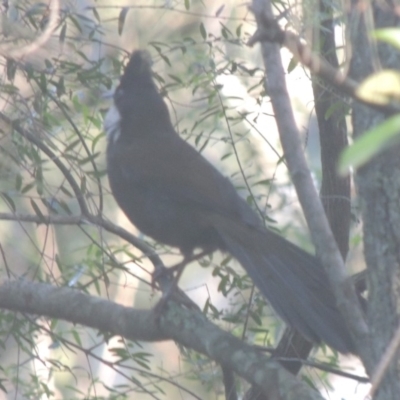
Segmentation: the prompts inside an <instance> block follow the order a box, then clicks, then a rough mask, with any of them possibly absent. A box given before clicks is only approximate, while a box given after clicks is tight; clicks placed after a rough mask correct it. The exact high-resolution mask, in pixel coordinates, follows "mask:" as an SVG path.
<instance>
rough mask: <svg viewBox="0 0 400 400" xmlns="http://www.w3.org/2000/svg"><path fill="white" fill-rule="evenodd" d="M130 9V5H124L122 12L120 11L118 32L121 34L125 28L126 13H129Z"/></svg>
mask: <svg viewBox="0 0 400 400" xmlns="http://www.w3.org/2000/svg"><path fill="white" fill-rule="evenodd" d="M129 10H130V8H129V7H123V8H122V9H121V12H120V13H119V16H118V34H119V35H121V34H122V31H123V30H124V25H125V20H126V15H127V14H128V11H129Z"/></svg>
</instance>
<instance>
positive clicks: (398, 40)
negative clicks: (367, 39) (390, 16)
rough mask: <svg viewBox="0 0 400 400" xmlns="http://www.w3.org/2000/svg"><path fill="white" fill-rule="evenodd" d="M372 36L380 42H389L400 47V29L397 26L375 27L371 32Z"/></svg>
mask: <svg viewBox="0 0 400 400" xmlns="http://www.w3.org/2000/svg"><path fill="white" fill-rule="evenodd" d="M372 37H373V38H375V39H378V40H381V41H382V42H386V43H389V44H391V45H392V46H394V47H397V48H398V49H400V29H397V28H386V29H377V30H375V31H374V32H372Z"/></svg>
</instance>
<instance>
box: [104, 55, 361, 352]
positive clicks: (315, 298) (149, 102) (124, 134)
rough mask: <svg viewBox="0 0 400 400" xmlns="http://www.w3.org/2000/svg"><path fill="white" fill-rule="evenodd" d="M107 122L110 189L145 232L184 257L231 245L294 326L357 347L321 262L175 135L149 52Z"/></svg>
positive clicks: (128, 75)
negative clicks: (269, 223)
mask: <svg viewBox="0 0 400 400" xmlns="http://www.w3.org/2000/svg"><path fill="white" fill-rule="evenodd" d="M104 126H105V131H106V133H107V137H108V148H107V164H108V177H109V181H110V186H111V190H112V193H113V195H114V197H115V199H116V201H117V203H118V204H119V206H120V207H121V208H122V210H123V211H124V212H125V214H126V215H127V217H128V218H129V219H130V221H131V222H132V223H133V224H134V225H135V226H136V227H137V228H138V229H139V230H140V231H141V232H143V233H144V234H146V235H148V236H150V237H152V238H153V239H155V240H156V241H159V242H161V243H164V244H167V245H170V246H174V247H178V248H179V249H180V251H181V253H182V255H183V256H184V257H186V258H190V257H191V256H192V255H193V252H194V250H195V249H202V250H203V251H207V252H210V253H211V252H213V251H215V250H221V251H223V252H228V253H230V254H231V255H232V256H233V257H234V258H236V259H237V260H238V261H239V262H240V264H241V265H242V266H243V268H244V269H245V270H246V271H247V273H248V275H249V276H250V278H251V279H252V280H253V282H254V283H255V285H256V286H257V288H258V289H259V290H260V291H261V293H262V294H263V295H264V296H265V297H266V298H267V299H268V301H269V303H270V304H271V306H272V307H273V308H274V309H275V311H276V312H277V313H278V314H279V315H280V316H281V318H283V319H284V320H285V322H287V323H288V324H289V325H290V326H292V327H293V328H295V329H297V330H298V331H300V332H301V333H302V334H303V335H304V336H305V337H306V338H308V339H309V340H311V341H313V342H317V343H319V342H320V341H324V342H325V343H327V344H328V345H329V346H331V347H332V348H334V349H336V350H338V351H339V352H341V353H349V352H352V353H354V352H355V347H354V344H353V341H352V338H351V336H350V333H349V331H348V329H347V327H346V324H345V321H344V319H343V317H342V315H341V314H340V312H339V310H338V308H337V306H336V302H335V297H334V295H333V292H332V289H331V287H330V284H329V281H328V277H327V275H326V273H325V271H324V269H323V267H322V265H321V263H320V261H319V260H318V259H317V258H316V257H314V256H312V255H311V254H309V253H307V252H305V251H303V250H302V249H300V248H299V247H297V246H295V245H294V244H292V243H290V242H289V241H287V240H286V239H284V238H282V237H281V236H279V235H277V234H275V233H274V232H272V231H270V230H268V229H266V228H265V227H264V226H263V224H262V222H261V220H260V219H259V218H258V216H257V214H256V213H255V212H254V211H253V210H252V208H251V207H250V206H249V205H248V204H247V203H246V202H245V201H244V200H243V199H242V198H241V197H240V196H239V195H238V194H237V192H236V190H235V188H234V186H233V185H232V183H231V182H230V181H229V180H228V179H227V178H225V177H224V176H223V175H222V174H221V173H220V172H219V171H218V170H217V169H216V168H214V167H213V166H212V165H211V164H210V163H209V162H208V161H207V160H206V159H204V158H203V157H202V156H201V155H200V154H199V153H198V152H197V151H196V150H195V149H194V148H193V147H191V146H190V145H189V144H187V143H186V142H185V141H184V140H182V139H181V138H180V137H179V135H178V134H177V133H176V131H175V129H174V127H173V125H172V122H171V119H170V116H169V112H168V108H167V105H166V104H165V102H164V100H163V98H162V97H161V95H160V94H159V92H158V90H157V87H156V85H155V83H154V80H153V75H152V70H151V59H150V56H149V54H148V53H147V52H146V51H135V52H134V53H133V54H132V56H131V59H130V61H129V62H128V64H127V66H126V68H125V72H124V74H123V75H122V77H121V80H120V84H119V86H118V88H117V89H116V91H115V94H114V105H113V106H112V107H111V108H110V110H109V112H108V114H107V116H106V119H105V123H104Z"/></svg>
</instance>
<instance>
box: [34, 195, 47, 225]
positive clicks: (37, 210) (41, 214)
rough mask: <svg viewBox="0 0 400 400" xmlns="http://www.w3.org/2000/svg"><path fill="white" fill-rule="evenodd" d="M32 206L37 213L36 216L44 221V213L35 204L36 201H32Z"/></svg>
mask: <svg viewBox="0 0 400 400" xmlns="http://www.w3.org/2000/svg"><path fill="white" fill-rule="evenodd" d="M31 206H32V208H33V211H35V214H36V215H37V216H38V217H39V219H40V220H41V221H44V220H45V217H44V215H43V213H42V211H41V210H40V208H39V206H38V205H37V204H36V203H35V201H34V200H33V199H31Z"/></svg>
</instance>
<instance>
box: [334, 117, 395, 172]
mask: <svg viewBox="0 0 400 400" xmlns="http://www.w3.org/2000/svg"><path fill="white" fill-rule="evenodd" d="M399 134H400V114H397V115H395V116H393V117H391V118H389V119H387V120H386V121H384V122H382V123H381V124H380V125H378V126H376V127H375V128H372V129H371V130H369V131H367V132H365V133H364V134H363V135H362V136H361V137H360V138H359V139H357V140H356V141H355V142H354V144H353V145H352V146H350V147H348V148H347V149H346V150H344V151H343V153H342V155H341V157H340V160H339V166H338V169H339V173H340V174H341V175H346V174H347V172H348V169H349V168H350V167H353V168H359V167H360V166H362V165H364V164H365V163H366V162H367V161H369V160H370V159H371V158H372V157H374V156H375V155H377V154H378V153H380V152H382V151H383V150H384V149H386V148H388V147H389V146H390V145H392V143H393V139H394V138H396V137H397V136H399Z"/></svg>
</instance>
